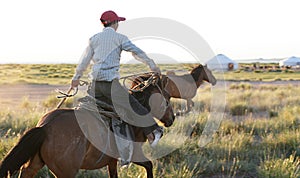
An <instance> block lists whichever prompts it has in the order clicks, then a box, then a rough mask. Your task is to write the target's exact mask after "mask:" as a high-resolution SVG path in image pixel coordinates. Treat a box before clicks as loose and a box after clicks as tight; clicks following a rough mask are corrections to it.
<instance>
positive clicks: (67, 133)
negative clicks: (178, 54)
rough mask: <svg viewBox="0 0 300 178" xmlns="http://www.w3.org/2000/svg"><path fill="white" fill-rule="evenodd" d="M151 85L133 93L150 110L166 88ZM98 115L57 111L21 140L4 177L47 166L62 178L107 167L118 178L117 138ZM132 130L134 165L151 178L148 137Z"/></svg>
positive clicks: (168, 115) (167, 117) (165, 119)
mask: <svg viewBox="0 0 300 178" xmlns="http://www.w3.org/2000/svg"><path fill="white" fill-rule="evenodd" d="M155 80H160V78H156V79H155ZM151 83H152V84H151V85H149V86H148V87H147V88H144V89H143V90H142V91H139V92H133V93H132V94H133V95H134V96H135V97H137V99H139V101H140V102H141V104H143V105H144V106H145V107H147V109H149V110H150V108H149V105H148V103H149V97H150V96H151V94H162V95H163V93H165V92H163V93H162V91H164V87H165V86H163V88H161V86H159V85H157V83H161V82H159V81H158V82H155V81H154V80H153V82H151ZM163 96H164V95H163ZM164 98H165V100H166V101H167V102H166V103H165V105H166V106H165V110H164V115H163V116H162V117H160V118H161V119H160V121H161V122H162V123H165V126H171V125H172V123H173V121H174V118H175V116H174V113H173V110H172V107H171V105H169V104H168V102H169V100H170V97H169V96H166V97H165V96H164ZM151 113H152V114H153V116H155V117H156V113H153V112H152V110H151ZM97 114H98V112H97ZM94 115H95V113H94V112H91V111H88V110H76V109H56V110H53V111H51V112H49V113H47V114H46V115H44V116H43V117H42V118H41V119H40V121H39V123H38V124H37V126H36V127H35V128H32V129H30V130H29V131H27V132H26V133H25V134H24V135H23V136H22V137H21V139H20V140H19V142H18V143H17V145H16V146H15V147H14V148H13V149H12V150H11V151H10V152H9V153H8V155H7V156H6V157H5V158H4V160H3V161H2V163H1V166H0V177H1V178H2V177H7V176H8V175H13V174H16V173H17V172H18V170H19V169H20V168H22V169H21V172H20V175H19V176H20V177H22V178H31V177H34V176H35V174H36V173H37V171H38V170H40V169H41V168H42V167H43V166H44V165H47V166H48V168H49V169H50V170H51V172H52V173H53V174H54V175H55V176H57V177H59V178H74V177H75V176H76V174H77V172H78V170H79V169H87V170H92V169H99V168H102V167H104V166H108V171H109V175H110V177H111V178H116V177H118V174H117V160H118V159H117V158H118V152H117V149H116V143H115V140H114V134H113V133H111V131H110V129H109V128H108V127H107V126H103V123H104V125H105V123H107V121H106V122H103V121H99V120H98V119H97V118H96V117H95V116H94ZM103 118H104V119H105V118H106V120H108V121H109V120H110V119H111V118H109V117H106V116H104V117H103ZM101 123H102V124H101ZM132 128H133V132H134V134H135V138H134V139H135V140H134V141H136V142H137V144H135V146H134V152H133V157H132V162H133V163H135V164H138V165H141V166H143V167H144V168H145V169H146V171H147V177H148V178H151V177H153V172H152V167H153V165H152V163H151V161H150V160H148V159H147V158H146V157H145V156H144V154H143V151H142V147H141V145H142V144H143V143H144V142H145V141H146V137H145V135H144V134H143V132H142V129H141V128H139V127H132ZM110 133H111V134H110ZM101 146H102V147H101Z"/></svg>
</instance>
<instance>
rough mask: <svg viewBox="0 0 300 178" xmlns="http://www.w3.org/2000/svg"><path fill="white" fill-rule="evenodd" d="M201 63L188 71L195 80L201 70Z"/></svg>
mask: <svg viewBox="0 0 300 178" xmlns="http://www.w3.org/2000/svg"><path fill="white" fill-rule="evenodd" d="M203 67H204V66H203V65H201V64H199V65H198V66H197V67H195V68H193V69H192V70H191V72H190V75H192V77H193V79H194V80H195V81H197V80H198V78H199V75H200V74H201V72H202V70H203Z"/></svg>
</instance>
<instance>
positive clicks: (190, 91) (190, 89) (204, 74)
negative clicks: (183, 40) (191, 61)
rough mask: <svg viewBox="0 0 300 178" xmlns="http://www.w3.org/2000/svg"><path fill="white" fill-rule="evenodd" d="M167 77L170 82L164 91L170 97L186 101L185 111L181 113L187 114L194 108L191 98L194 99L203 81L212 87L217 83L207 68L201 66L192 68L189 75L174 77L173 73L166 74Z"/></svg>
mask: <svg viewBox="0 0 300 178" xmlns="http://www.w3.org/2000/svg"><path fill="white" fill-rule="evenodd" d="M167 77H168V78H169V79H170V80H169V82H168V83H167V85H166V88H165V89H166V91H167V92H168V93H169V95H170V97H173V98H181V99H186V100H187V109H186V111H185V112H183V113H187V112H189V111H190V110H191V108H192V107H193V106H194V102H193V101H192V98H193V97H195V95H196V93H197V89H198V88H199V86H200V85H201V84H202V83H203V82H204V81H206V82H209V83H211V84H212V85H215V84H216V83H217V80H216V78H215V77H214V75H213V74H212V72H211V71H210V70H209V69H208V68H207V66H206V65H205V66H203V65H201V64H200V65H198V66H196V67H195V68H193V69H192V70H191V72H190V74H185V75H175V73H168V74H167ZM183 113H177V114H183Z"/></svg>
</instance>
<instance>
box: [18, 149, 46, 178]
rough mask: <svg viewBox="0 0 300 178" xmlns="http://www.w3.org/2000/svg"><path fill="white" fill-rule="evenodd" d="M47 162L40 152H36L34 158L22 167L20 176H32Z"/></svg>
mask: <svg viewBox="0 0 300 178" xmlns="http://www.w3.org/2000/svg"><path fill="white" fill-rule="evenodd" d="M44 165H45V163H44V162H43V161H42V160H41V158H40V156H39V154H36V155H35V156H34V157H33V159H31V160H30V161H29V162H27V163H26V164H25V165H24V166H23V167H22V169H21V173H20V175H19V178H32V177H34V176H35V175H36V173H37V172H38V171H39V170H40V169H42V168H43V166H44Z"/></svg>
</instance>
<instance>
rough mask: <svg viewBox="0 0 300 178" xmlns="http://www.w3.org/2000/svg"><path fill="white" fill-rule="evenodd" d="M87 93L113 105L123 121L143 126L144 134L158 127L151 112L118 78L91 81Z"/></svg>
mask: <svg viewBox="0 0 300 178" xmlns="http://www.w3.org/2000/svg"><path fill="white" fill-rule="evenodd" d="M88 93H89V95H91V96H93V97H95V98H96V99H98V100H101V101H104V102H106V103H108V104H110V105H113V106H114V108H115V110H116V112H117V113H118V115H119V116H120V118H121V119H122V120H123V121H124V122H126V123H128V124H131V125H134V126H137V127H141V128H143V132H144V134H145V135H148V134H150V133H152V132H153V131H154V130H155V129H157V128H158V127H159V126H158V125H157V123H156V121H155V120H154V118H153V116H152V115H151V113H149V111H148V110H147V109H146V108H145V107H144V106H143V105H141V104H140V103H139V102H138V100H137V99H136V98H135V97H133V96H132V95H130V94H129V92H128V90H127V89H126V88H124V87H123V86H122V85H121V84H120V83H119V81H118V80H113V81H111V82H109V81H93V82H92V85H91V86H90V87H89V89H88Z"/></svg>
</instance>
